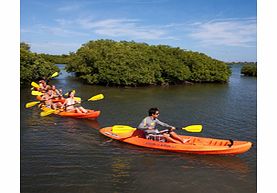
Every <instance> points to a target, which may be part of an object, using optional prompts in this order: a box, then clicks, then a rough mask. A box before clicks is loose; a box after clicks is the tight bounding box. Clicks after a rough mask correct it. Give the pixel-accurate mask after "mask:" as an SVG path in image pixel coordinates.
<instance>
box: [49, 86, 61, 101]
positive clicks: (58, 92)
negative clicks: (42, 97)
mask: <svg viewBox="0 0 277 193" xmlns="http://www.w3.org/2000/svg"><path fill="white" fill-rule="evenodd" d="M51 90H52V92H53V95H54V98H63V95H62V90H61V89H59V90H58V89H57V88H56V86H55V85H52V86H51Z"/></svg>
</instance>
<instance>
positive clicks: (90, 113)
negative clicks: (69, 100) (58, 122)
mask: <svg viewBox="0 0 277 193" xmlns="http://www.w3.org/2000/svg"><path fill="white" fill-rule="evenodd" d="M42 110H43V111H47V110H50V108H47V107H43V108H42ZM100 113H101V111H94V110H88V112H87V113H75V112H65V111H59V110H57V111H56V112H54V114H56V115H59V116H62V117H74V118H82V119H96V118H98V117H99V116H100Z"/></svg>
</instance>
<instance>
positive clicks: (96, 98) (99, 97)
mask: <svg viewBox="0 0 277 193" xmlns="http://www.w3.org/2000/svg"><path fill="white" fill-rule="evenodd" d="M103 98H104V95H103V94H98V95H95V96H93V97H91V98H89V99H88V101H98V100H101V99H103Z"/></svg>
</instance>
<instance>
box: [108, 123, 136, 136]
mask: <svg viewBox="0 0 277 193" xmlns="http://www.w3.org/2000/svg"><path fill="white" fill-rule="evenodd" d="M135 130H136V128H133V127H130V126H127V125H114V126H113V127H112V132H113V133H117V134H119V133H129V132H132V131H135Z"/></svg>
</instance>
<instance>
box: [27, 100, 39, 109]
mask: <svg viewBox="0 0 277 193" xmlns="http://www.w3.org/2000/svg"><path fill="white" fill-rule="evenodd" d="M38 103H40V101H33V102H29V103H27V104H26V105H25V107H26V108H30V107H33V106H35V105H36V104H38Z"/></svg>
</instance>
